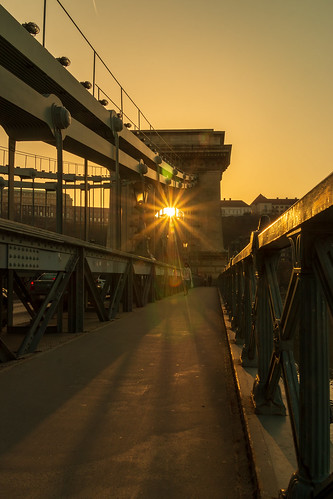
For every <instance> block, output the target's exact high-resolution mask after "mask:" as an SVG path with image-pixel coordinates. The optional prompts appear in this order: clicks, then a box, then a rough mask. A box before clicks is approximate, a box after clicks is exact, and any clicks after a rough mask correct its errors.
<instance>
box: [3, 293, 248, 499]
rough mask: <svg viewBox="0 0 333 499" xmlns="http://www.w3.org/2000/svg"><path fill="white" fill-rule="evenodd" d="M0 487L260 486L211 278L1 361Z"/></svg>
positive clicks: (13, 497) (100, 491) (177, 494)
mask: <svg viewBox="0 0 333 499" xmlns="http://www.w3.org/2000/svg"><path fill="white" fill-rule="evenodd" d="M0 393H1V401H2V403H1V407H0V422H1V425H0V484H1V486H0V498H1V499H2V498H6V499H20V498H33V499H62V498H80V499H92V498H98V499H104V498H108V499H109V498H112V499H113V498H116V499H118V498H119V499H121V498H126V499H127V498H144V499H145V498H147V499H155V498H156V499H159V498H161V499H163V498H170V499H178V498H182V499H187V498H205V499H215V498H226V499H237V498H244V499H245V498H246V499H248V498H252V497H256V495H255V492H254V482H253V480H252V475H251V466H250V461H249V458H248V454H247V450H246V449H247V447H246V439H245V436H244V431H243V426H242V422H241V417H240V413H239V406H238V399H237V395H236V390H235V384H234V380H233V375H232V367H231V362H230V357H229V350H228V344H227V340H226V333H225V329H224V324H223V319H222V315H221V309H220V304H219V299H218V293H217V290H216V288H213V287H212V288H204V287H203V288H195V289H193V290H191V291H190V293H189V295H188V296H184V295H182V294H179V295H174V296H172V297H168V298H166V299H164V300H161V301H158V302H156V303H153V304H148V305H147V306H146V307H145V308H141V309H135V310H134V311H133V312H131V313H128V314H123V315H122V316H121V318H120V319H118V320H115V321H112V322H110V323H107V324H103V325H101V326H99V327H98V328H97V329H95V330H94V331H91V332H89V333H87V334H83V335H82V336H79V337H76V338H75V339H73V340H72V341H69V342H67V343H64V344H61V345H60V346H58V347H57V348H54V349H51V350H47V351H45V352H43V353H40V354H37V355H36V356H33V357H30V358H29V359H27V360H26V361H23V362H20V363H18V364H17V365H15V366H13V367H11V368H9V369H3V370H1V371H0Z"/></svg>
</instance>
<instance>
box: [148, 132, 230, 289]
mask: <svg viewBox="0 0 333 499" xmlns="http://www.w3.org/2000/svg"><path fill="white" fill-rule="evenodd" d="M150 133H151V135H152V142H153V143H154V144H155V145H156V146H157V148H158V150H159V151H160V153H161V155H162V156H163V154H166V155H167V154H168V152H169V151H168V149H167V148H166V146H165V143H167V144H169V146H171V147H172V149H173V151H174V152H175V158H176V159H174V161H175V163H176V164H175V166H176V167H177V168H178V169H179V170H181V171H183V172H184V173H185V174H186V175H187V176H188V177H189V178H190V179H193V182H192V186H191V188H190V189H182V190H181V191H180V193H179V195H177V194H176V195H175V196H174V199H176V200H177V207H178V208H180V209H181V210H182V211H183V212H184V217H185V219H184V220H185V221H186V224H185V225H186V231H184V232H183V235H182V237H183V238H184V240H183V241H181V244H183V243H184V244H186V245H187V246H186V251H182V250H183V247H182V246H181V248H180V250H181V251H180V253H181V252H182V253H183V255H182V256H183V260H184V259H185V258H186V259H187V260H189V263H190V265H191V268H192V271H194V273H198V274H201V275H204V274H206V275H207V276H208V275H211V276H212V277H213V278H214V279H216V278H217V277H218V276H219V274H220V273H221V272H222V269H223V268H224V266H225V264H226V263H227V252H226V251H225V250H224V247H223V237H222V217H221V209H220V198H221V193H220V181H221V179H222V173H223V172H224V171H225V170H226V169H227V168H228V166H229V164H230V155H231V145H226V144H224V135H225V133H224V132H220V131H214V130H213V129H204V130H201V129H199V130H197V129H192V130H191V129H189V130H158V131H157V133H156V131H154V132H153V133H152V132H150V131H149V130H148V131H144V134H145V135H149V134H150ZM194 178H197V181H195V180H194ZM195 182H197V183H195ZM185 238H186V240H185Z"/></svg>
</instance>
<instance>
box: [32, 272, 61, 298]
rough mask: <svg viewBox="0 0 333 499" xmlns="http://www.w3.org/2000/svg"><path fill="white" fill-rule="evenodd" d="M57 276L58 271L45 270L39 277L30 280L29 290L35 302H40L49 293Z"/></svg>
mask: <svg viewBox="0 0 333 499" xmlns="http://www.w3.org/2000/svg"><path fill="white" fill-rule="evenodd" d="M56 277H57V273H56V272H44V273H43V274H41V275H40V276H39V277H37V279H33V280H31V281H30V285H29V291H30V296H31V298H32V299H33V300H34V302H37V303H40V302H42V301H43V300H44V299H45V296H46V295H47V294H48V293H49V291H50V289H51V287H52V286H53V283H54V281H55V279H56Z"/></svg>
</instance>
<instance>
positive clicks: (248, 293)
mask: <svg viewBox="0 0 333 499" xmlns="http://www.w3.org/2000/svg"><path fill="white" fill-rule="evenodd" d="M252 273H253V264H252V261H251V262H250V261H248V260H245V261H243V276H244V296H243V311H242V314H243V322H242V329H243V333H244V346H243V350H242V353H241V363H242V366H243V367H254V366H257V364H258V360H257V356H256V353H255V352H253V351H251V350H252V349H250V348H249V346H250V339H251V332H252V292H253V291H254V290H253V289H252V286H253V284H252V275H251V274H252Z"/></svg>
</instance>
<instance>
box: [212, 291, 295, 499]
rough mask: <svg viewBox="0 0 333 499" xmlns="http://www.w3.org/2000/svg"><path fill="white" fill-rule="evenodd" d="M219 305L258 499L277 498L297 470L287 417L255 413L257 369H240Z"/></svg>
mask: <svg viewBox="0 0 333 499" xmlns="http://www.w3.org/2000/svg"><path fill="white" fill-rule="evenodd" d="M219 295H220V293H219ZM220 303H221V311H222V315H223V321H224V324H225V329H226V334H227V339H228V344H229V351H230V360H231V363H232V368H233V373H234V380H235V386H236V389H237V393H238V398H239V405H240V410H241V414H242V419H243V427H244V432H245V435H246V439H247V443H248V450H249V457H250V460H251V462H252V471H253V476H254V480H255V483H256V485H257V489H258V495H257V497H258V498H260V499H276V498H277V497H278V494H279V490H280V489H282V488H287V486H288V483H289V480H290V477H291V475H292V473H293V472H294V471H296V469H297V462H296V456H295V451H294V446H293V439H292V433H291V427H290V422H289V418H288V417H284V416H259V415H257V414H255V412H254V407H253V404H252V400H251V391H252V386H253V382H254V378H255V375H256V372H257V369H256V368H243V367H242V365H241V361H240V355H241V352H242V347H241V346H240V345H237V344H236V340H235V336H236V335H235V333H234V332H233V331H232V329H231V324H230V322H229V319H228V314H227V311H226V309H225V307H224V305H223V300H222V297H221V295H220ZM282 388H283V387H282ZM282 391H283V390H282Z"/></svg>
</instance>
